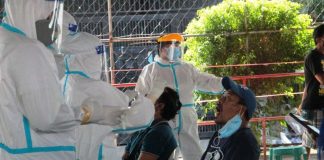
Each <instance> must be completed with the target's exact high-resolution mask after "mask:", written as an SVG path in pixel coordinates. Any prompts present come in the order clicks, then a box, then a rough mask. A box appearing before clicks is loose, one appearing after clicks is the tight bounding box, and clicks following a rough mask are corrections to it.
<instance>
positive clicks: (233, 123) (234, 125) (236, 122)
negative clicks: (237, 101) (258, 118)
mask: <svg viewBox="0 0 324 160" xmlns="http://www.w3.org/2000/svg"><path fill="white" fill-rule="evenodd" d="M241 124H242V119H241V116H240V115H239V114H237V115H236V116H234V117H233V118H232V119H230V120H229V121H228V122H227V123H226V124H225V126H223V127H222V128H221V129H220V130H219V131H218V133H219V138H227V137H229V136H231V135H232V134H234V133H235V132H236V131H237V130H238V129H240V127H241Z"/></svg>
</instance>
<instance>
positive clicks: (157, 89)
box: [147, 78, 167, 104]
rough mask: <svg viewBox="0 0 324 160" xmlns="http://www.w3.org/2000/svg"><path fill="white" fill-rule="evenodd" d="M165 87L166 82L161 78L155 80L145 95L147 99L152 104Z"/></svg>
mask: <svg viewBox="0 0 324 160" xmlns="http://www.w3.org/2000/svg"><path fill="white" fill-rule="evenodd" d="M165 87H167V82H166V81H164V80H163V79H161V78H156V79H154V80H153V82H152V89H151V91H150V92H149V93H148V94H147V98H149V99H150V100H151V101H152V103H153V104H154V103H155V101H156V100H157V99H158V98H159V97H160V96H161V94H162V93H163V91H164V88H165Z"/></svg>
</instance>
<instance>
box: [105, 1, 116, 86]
mask: <svg viewBox="0 0 324 160" xmlns="http://www.w3.org/2000/svg"><path fill="white" fill-rule="evenodd" d="M111 1H112V0H107V4H108V6H107V7H108V36H109V37H108V39H109V41H108V45H109V55H110V56H109V59H110V83H111V84H115V59H114V47H113V44H114V43H113V26H112V25H113V20H112V18H113V17H112V10H111Z"/></svg>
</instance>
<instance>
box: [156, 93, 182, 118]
mask: <svg viewBox="0 0 324 160" xmlns="http://www.w3.org/2000/svg"><path fill="white" fill-rule="evenodd" d="M155 103H156V104H157V103H163V104H164V108H163V111H162V115H161V116H162V117H163V118H164V119H166V120H170V119H173V118H174V117H175V116H176V114H177V113H178V111H179V110H180V108H181V106H182V104H181V102H180V99H179V95H178V93H177V92H176V91H175V90H173V89H171V88H169V87H165V88H164V91H163V93H162V94H161V96H160V97H159V98H158V99H157V100H156V102H155Z"/></svg>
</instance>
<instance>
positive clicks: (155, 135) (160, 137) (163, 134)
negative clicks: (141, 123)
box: [141, 126, 172, 157]
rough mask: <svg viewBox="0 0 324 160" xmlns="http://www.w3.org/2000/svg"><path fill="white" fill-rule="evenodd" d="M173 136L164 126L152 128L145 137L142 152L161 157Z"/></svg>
mask: <svg viewBox="0 0 324 160" xmlns="http://www.w3.org/2000/svg"><path fill="white" fill-rule="evenodd" d="M171 138H172V133H171V134H168V132H167V129H166V128H165V127H163V126H159V127H157V128H155V129H152V130H151V131H150V132H149V133H148V134H147V135H146V137H145V139H144V142H143V145H142V148H141V152H146V153H150V154H153V155H156V156H157V157H160V156H162V155H161V153H163V151H164V150H165V149H166V148H167V147H168V143H169V139H171Z"/></svg>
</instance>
